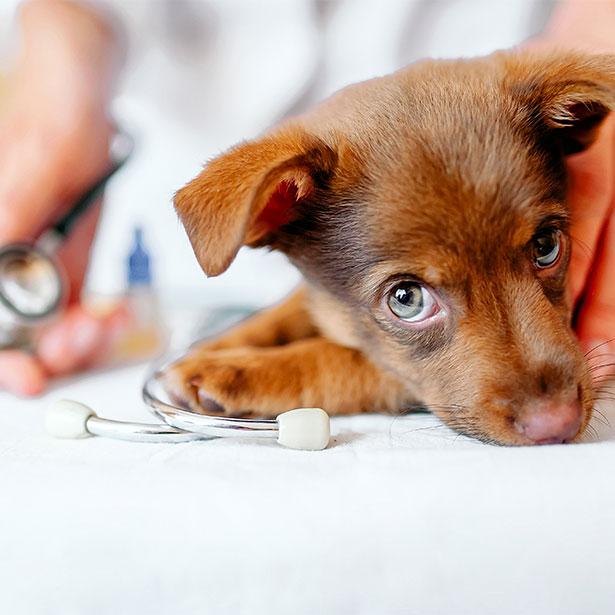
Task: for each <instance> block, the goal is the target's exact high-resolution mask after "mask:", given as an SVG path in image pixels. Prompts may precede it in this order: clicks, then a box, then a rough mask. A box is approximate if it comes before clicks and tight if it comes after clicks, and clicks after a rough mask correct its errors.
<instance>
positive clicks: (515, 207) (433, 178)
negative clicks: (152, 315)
mask: <svg viewBox="0 0 615 615" xmlns="http://www.w3.org/2000/svg"><path fill="white" fill-rule="evenodd" d="M614 103H615V58H611V57H595V58H592V57H586V56H579V55H568V54H567V55H555V56H549V57H535V56H532V55H528V54H496V55H494V56H491V57H489V58H485V59H480V60H471V61H447V62H424V63H421V64H417V65H414V66H411V67H409V68H407V69H405V70H403V71H400V72H398V73H395V74H394V75H391V76H388V77H384V78H380V79H376V80H372V81H369V82H366V83H363V84H359V85H357V86H352V87H351V88H347V89H346V90H343V91H342V92H341V93H339V94H338V95H336V96H334V97H333V98H332V99H330V100H328V101H326V102H325V103H323V104H322V105H321V106H320V107H318V108H317V109H316V110H315V111H314V112H312V113H310V114H308V115H305V116H303V117H300V118H298V119H295V120H292V121H291V122H289V123H287V124H285V125H283V126H282V127H280V128H279V129H278V130H277V131H275V132H272V133H270V134H269V135H268V136H265V137H264V138H262V139H260V140H257V141H254V142H248V143H245V144H242V145H239V146H237V147H235V148H234V149H232V150H230V151H229V152H228V153H226V154H224V155H223V156H221V157H220V158H218V159H216V160H214V161H212V162H211V163H209V164H208V165H207V167H206V168H205V170H204V171H203V172H202V173H201V175H199V176H198V177H197V178H196V179H195V180H194V181H192V182H191V183H190V184H188V186H186V187H185V188H183V189H182V190H181V191H180V192H179V193H178V195H177V198H176V208H177V211H178V213H179V215H180V217H181V219H182V221H183V223H184V225H185V227H186V229H187V231H188V235H189V237H190V239H191V242H192V245H193V247H194V250H195V253H196V255H197V258H198V259H199V261H200V263H201V265H202V267H203V269H204V270H205V272H206V273H208V274H209V275H217V274H219V273H221V272H223V271H224V270H225V269H226V268H227V267H228V265H229V264H230V262H231V261H232V259H233V258H234V256H235V254H236V253H237V251H238V250H239V248H240V247H241V246H242V245H244V244H246V245H251V246H262V245H268V246H271V247H273V248H276V249H279V250H282V251H283V252H285V253H286V254H287V255H288V256H289V257H290V259H291V260H292V261H293V262H294V263H295V264H296V265H297V266H298V267H299V268H300V269H301V270H302V272H303V273H304V275H305V278H306V279H307V281H308V283H309V284H310V285H311V287H312V289H313V291H314V298H315V299H314V300H315V302H316V317H317V319H318V321H319V324H320V326H321V328H322V329H323V330H324V332H325V334H326V335H328V336H329V337H332V338H334V339H336V340H338V341H340V342H341V343H344V344H349V345H354V346H357V347H359V348H361V349H362V350H363V351H364V352H365V353H366V354H367V355H368V356H369V357H370V358H371V359H372V360H373V361H374V362H375V363H377V364H378V365H380V366H381V367H382V368H383V369H385V370H387V371H389V372H392V373H394V374H395V375H396V376H397V377H398V379H400V380H401V381H403V382H404V383H406V384H407V387H408V391H409V392H411V393H412V394H413V396H415V397H418V399H420V400H421V401H423V402H424V403H425V405H427V406H428V407H430V408H431V409H432V410H433V411H434V412H435V413H437V414H439V415H440V416H441V417H442V418H443V419H444V420H445V421H447V422H448V423H449V424H450V425H452V426H453V427H455V428H456V429H458V430H459V431H462V432H465V433H468V434H470V435H473V436H476V437H478V438H481V439H483V440H487V441H494V442H500V443H507V444H534V443H546V442H564V441H569V440H572V439H573V438H574V437H575V436H576V435H577V434H579V433H580V432H581V431H582V430H583V428H584V426H585V425H586V424H587V422H588V420H589V418H590V414H591V408H592V403H593V402H592V391H591V382H590V379H589V376H588V370H587V367H586V365H585V362H584V359H583V355H582V353H581V352H580V351H579V348H578V345H577V343H576V340H575V337H574V334H573V332H572V330H571V327H570V320H571V309H570V304H569V301H568V298H567V295H566V270H567V266H568V261H569V257H570V250H571V240H570V236H569V228H570V211H569V208H568V206H567V204H566V194H565V189H566V181H565V180H566V178H565V164H564V163H565V157H566V156H568V155H571V154H574V153H577V152H580V151H582V150H583V149H585V148H586V147H588V146H589V145H590V144H591V142H592V141H593V139H594V138H595V135H596V132H597V130H598V128H599V125H600V123H601V122H602V120H603V119H604V118H605V116H606V115H607V113H608V111H609V110H610V109H611V108H612V106H613V104H614ZM319 305H320V306H321V311H320V312H319V311H318V306H319ZM332 323H335V324H334V326H333V325H332Z"/></svg>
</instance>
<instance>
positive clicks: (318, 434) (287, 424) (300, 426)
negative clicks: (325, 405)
mask: <svg viewBox="0 0 615 615" xmlns="http://www.w3.org/2000/svg"><path fill="white" fill-rule="evenodd" d="M277 421H278V429H279V434H278V442H279V443H280V444H281V445H282V446H285V447H287V448H295V449H299V450H304V451H321V450H323V449H325V448H327V446H328V445H329V439H330V437H331V427H330V421H329V415H328V414H327V413H326V412H325V411H324V410H322V409H321V408H297V409H296V410H289V411H288V412H284V413H283V414H280V415H279V416H278V418H277Z"/></svg>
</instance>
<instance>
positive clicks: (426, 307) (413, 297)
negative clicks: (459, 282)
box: [387, 282, 439, 322]
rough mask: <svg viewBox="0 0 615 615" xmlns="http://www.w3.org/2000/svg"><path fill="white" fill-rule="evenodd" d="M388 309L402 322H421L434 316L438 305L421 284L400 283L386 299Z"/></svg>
mask: <svg viewBox="0 0 615 615" xmlns="http://www.w3.org/2000/svg"><path fill="white" fill-rule="evenodd" d="M387 304H388V306H389V309H390V310H391V312H393V314H394V315H395V316H397V318H399V319H401V320H403V321H404V322H422V321H423V320H427V319H428V318H431V317H432V316H434V315H435V314H436V313H437V312H438V310H439V307H438V303H437V301H436V300H435V299H434V297H433V295H432V294H431V293H430V292H429V291H428V290H427V289H426V288H425V287H424V286H422V285H421V284H418V283H416V282H402V283H401V284H398V285H397V286H395V287H394V288H393V289H392V290H391V292H390V293H389V297H388V299H387Z"/></svg>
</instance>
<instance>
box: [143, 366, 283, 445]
mask: <svg viewBox="0 0 615 615" xmlns="http://www.w3.org/2000/svg"><path fill="white" fill-rule="evenodd" d="M157 376H158V372H155V373H153V374H151V375H150V376H149V377H148V378H146V380H145V383H144V384H143V389H142V396H143V401H144V402H145V403H146V404H147V405H148V406H149V407H150V409H151V410H152V411H153V412H154V414H155V415H156V416H158V417H159V418H160V419H162V420H163V421H164V422H165V423H166V424H167V425H170V426H171V427H173V428H175V429H177V430H180V431H182V432H183V433H192V434H194V435H196V436H197V437H201V438H203V437H207V438H236V437H242V438H246V437H248V438H250V437H254V438H275V439H277V438H278V435H279V427H278V422H277V420H275V419H241V418H231V417H227V416H212V415H208V414H197V413H196V412H190V411H187V410H184V409H182V408H178V407H177V406H174V405H172V404H169V403H167V402H164V401H162V400H161V399H160V397H158V396H157V395H156V394H155V393H154V392H153V391H152V388H153V387H154V386H155V385H156V383H157Z"/></svg>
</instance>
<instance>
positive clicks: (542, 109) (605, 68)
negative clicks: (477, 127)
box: [507, 52, 615, 154]
mask: <svg viewBox="0 0 615 615" xmlns="http://www.w3.org/2000/svg"><path fill="white" fill-rule="evenodd" d="M507 64H508V66H507V75H508V79H509V81H508V84H509V87H510V91H511V92H512V93H513V96H515V97H516V98H517V99H518V100H520V101H521V102H522V104H523V106H524V107H526V108H528V109H529V110H530V112H531V116H532V119H533V120H534V122H535V123H537V124H539V126H534V128H537V127H541V128H543V129H546V133H547V134H548V135H549V137H550V139H551V141H552V142H554V143H556V144H557V145H558V146H559V147H560V148H561V151H562V152H563V153H564V154H574V153H577V152H580V151H582V150H584V149H586V148H587V147H589V146H590V145H591V144H592V143H593V142H594V140H595V139H596V136H597V133H598V128H599V126H600V124H601V123H602V121H603V120H604V119H605V118H606V116H607V115H608V113H609V112H610V111H611V110H613V109H614V108H615V55H593V56H592V55H587V54H582V53H574V52H566V53H553V54H549V55H546V56H541V55H538V54H536V53H534V52H530V53H527V52H525V53H518V54H513V55H510V56H509V57H508V62H507Z"/></svg>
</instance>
